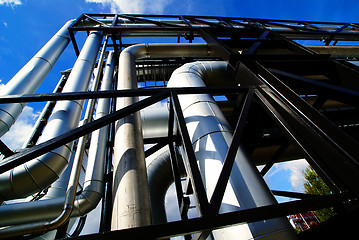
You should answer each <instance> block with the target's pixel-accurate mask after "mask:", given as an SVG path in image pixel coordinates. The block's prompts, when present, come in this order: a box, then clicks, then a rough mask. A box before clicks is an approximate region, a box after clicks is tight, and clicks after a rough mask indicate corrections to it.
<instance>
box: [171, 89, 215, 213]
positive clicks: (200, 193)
mask: <svg viewBox="0 0 359 240" xmlns="http://www.w3.org/2000/svg"><path fill="white" fill-rule="evenodd" d="M171 99H172V105H173V109H174V113H175V117H176V120H177V124H178V128H179V129H178V130H179V132H180V135H181V138H182V144H183V149H184V151H185V153H186V154H185V156H184V157H185V161H186V165H187V169H188V171H187V176H188V177H189V178H190V179H191V184H192V188H193V193H194V197H195V200H196V204H197V210H198V212H199V215H200V216H204V215H207V214H208V213H209V211H210V209H209V202H208V198H207V194H206V190H205V188H204V185H203V181H202V177H201V173H200V171H199V169H198V165H197V160H196V156H195V154H194V150H193V147H192V143H191V140H190V137H189V134H188V130H187V127H186V122H185V119H184V116H183V112H182V109H181V105H180V102H179V99H178V96H177V94H176V93H175V92H172V93H171Z"/></svg>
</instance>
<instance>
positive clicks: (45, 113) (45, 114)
mask: <svg viewBox="0 0 359 240" xmlns="http://www.w3.org/2000/svg"><path fill="white" fill-rule="evenodd" d="M68 74H69V73H68V72H67V73H65V74H63V75H62V76H61V79H60V80H59V82H58V83H57V85H56V87H55V89H54V91H53V93H59V92H61V91H62V88H63V87H64V84H65V83H66V81H67V78H68ZM55 104H56V102H55V101H48V102H47V103H46V105H45V107H44V108H43V110H42V112H41V114H40V116H39V117H38V118H37V121H36V123H35V124H34V126H33V127H32V130H31V134H30V135H29V137H28V138H27V140H26V141H25V142H24V144H23V146H22V148H28V147H31V146H34V145H35V144H36V142H37V140H38V139H39V137H40V136H41V132H42V130H43V128H44V127H45V126H46V122H47V120H48V118H49V117H50V114H51V112H52V110H53V108H54V107H55ZM44 122H45V123H44Z"/></svg>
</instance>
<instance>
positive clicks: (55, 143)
mask: <svg viewBox="0 0 359 240" xmlns="http://www.w3.org/2000/svg"><path fill="white" fill-rule="evenodd" d="M166 97H168V93H166V92H164V93H159V94H156V95H154V96H152V97H149V98H146V99H143V100H141V101H139V102H137V103H134V104H132V105H130V106H128V107H125V108H122V109H120V110H118V111H116V112H114V113H111V114H109V115H106V116H104V117H102V118H99V119H97V120H95V121H92V122H90V123H88V124H85V125H83V126H81V127H78V128H75V129H73V130H71V131H69V132H67V133H64V134H62V135H60V136H58V137H55V138H53V139H50V140H48V141H46V142H43V143H41V144H39V145H36V146H34V147H32V148H29V149H26V150H24V151H22V152H19V153H17V154H14V155H12V156H10V157H8V158H5V159H4V160H3V161H2V162H1V163H0V174H1V173H4V172H6V171H8V170H10V169H12V168H14V167H16V166H19V165H20V164H23V163H25V162H27V161H30V160H32V159H34V158H36V157H38V156H41V155H42V154H45V153H46V152H48V151H51V150H53V149H56V148H58V147H61V146H62V145H64V144H66V143H69V142H71V141H73V140H76V139H77V138H79V137H81V136H84V135H86V134H88V133H90V132H92V131H95V130H97V129H99V128H102V127H104V126H106V125H108V124H110V123H112V122H114V121H117V120H119V119H121V118H123V117H125V116H127V115H130V114H133V113H135V112H137V111H139V110H141V109H143V108H145V107H148V106H150V105H152V104H154V103H156V102H158V101H161V100H163V99H165V98H166Z"/></svg>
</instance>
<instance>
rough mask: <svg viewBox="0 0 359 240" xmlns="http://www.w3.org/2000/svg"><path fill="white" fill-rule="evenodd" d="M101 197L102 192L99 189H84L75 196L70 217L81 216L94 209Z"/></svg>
mask: <svg viewBox="0 0 359 240" xmlns="http://www.w3.org/2000/svg"><path fill="white" fill-rule="evenodd" d="M102 189H103V187H102ZM102 191H103V190H102ZM102 197H103V193H102V192H100V191H93V190H90V189H87V190H86V189H85V190H84V191H83V192H82V193H81V195H80V196H78V197H76V200H75V203H74V208H73V212H72V217H78V216H83V215H86V214H87V213H89V212H90V211H92V210H94V209H95V208H96V207H97V205H98V203H99V202H100V200H101V199H102Z"/></svg>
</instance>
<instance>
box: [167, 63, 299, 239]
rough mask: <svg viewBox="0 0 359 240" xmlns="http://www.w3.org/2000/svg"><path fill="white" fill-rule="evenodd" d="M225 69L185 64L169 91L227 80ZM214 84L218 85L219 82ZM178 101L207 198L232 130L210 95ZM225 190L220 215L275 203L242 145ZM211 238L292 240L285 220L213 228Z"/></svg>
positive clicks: (219, 168)
mask: <svg viewBox="0 0 359 240" xmlns="http://www.w3.org/2000/svg"><path fill="white" fill-rule="evenodd" d="M226 69H227V63H225V62H196V63H189V64H185V65H183V66H182V67H180V68H178V69H177V70H175V71H174V72H173V74H172V76H171V78H170V80H169V82H168V87H204V86H205V84H204V81H203V80H204V79H206V80H208V79H207V78H211V77H213V76H217V77H218V76H225V75H224V73H225V71H226ZM218 73H223V74H218ZM216 80H217V81H222V79H221V78H217V79H216ZM224 80H225V79H223V81H224ZM179 100H180V103H181V108H182V110H183V115H184V117H185V121H186V126H187V128H188V132H189V134H190V138H191V141H192V145H193V148H194V150H195V154H196V159H197V161H198V165H199V168H200V171H201V175H202V179H203V182H204V184H205V188H206V192H207V197H208V198H211V196H212V193H213V191H214V188H215V186H216V184H217V180H218V178H219V175H220V172H221V169H222V165H223V162H224V160H225V157H226V154H227V151H228V149H229V144H230V143H231V139H232V129H231V127H230V125H229V123H228V122H227V120H226V119H225V117H224V116H223V114H222V112H221V111H220V109H219V107H218V106H217V104H216V103H215V101H214V99H213V98H212V97H211V96H210V95H209V94H193V95H186V96H183V95H182V96H181V95H180V96H179ZM224 187H225V186H224ZM225 188H226V190H225V193H224V196H223V201H222V204H221V207H220V210H219V212H220V213H225V212H232V211H238V210H241V209H248V208H255V207H259V206H265V205H271V204H275V203H276V200H275V199H274V197H273V195H272V194H271V192H270V190H269V189H268V187H267V185H266V184H265V182H264V180H263V178H262V177H261V176H260V174H259V172H258V170H257V169H256V168H255V166H254V165H253V164H252V163H251V161H250V159H249V158H248V157H247V156H246V154H245V151H244V150H243V149H242V147H239V148H238V152H237V155H236V159H235V164H234V165H233V168H232V172H231V176H230V180H229V182H228V184H227V186H226V187H225ZM213 235H214V237H215V239H256V238H261V239H293V238H294V237H295V235H294V234H293V231H292V227H291V226H290V225H289V223H288V221H287V220H286V219H283V218H276V219H270V220H266V221H261V222H255V223H250V224H241V225H238V226H233V227H230V228H224V229H220V230H215V231H213Z"/></svg>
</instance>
